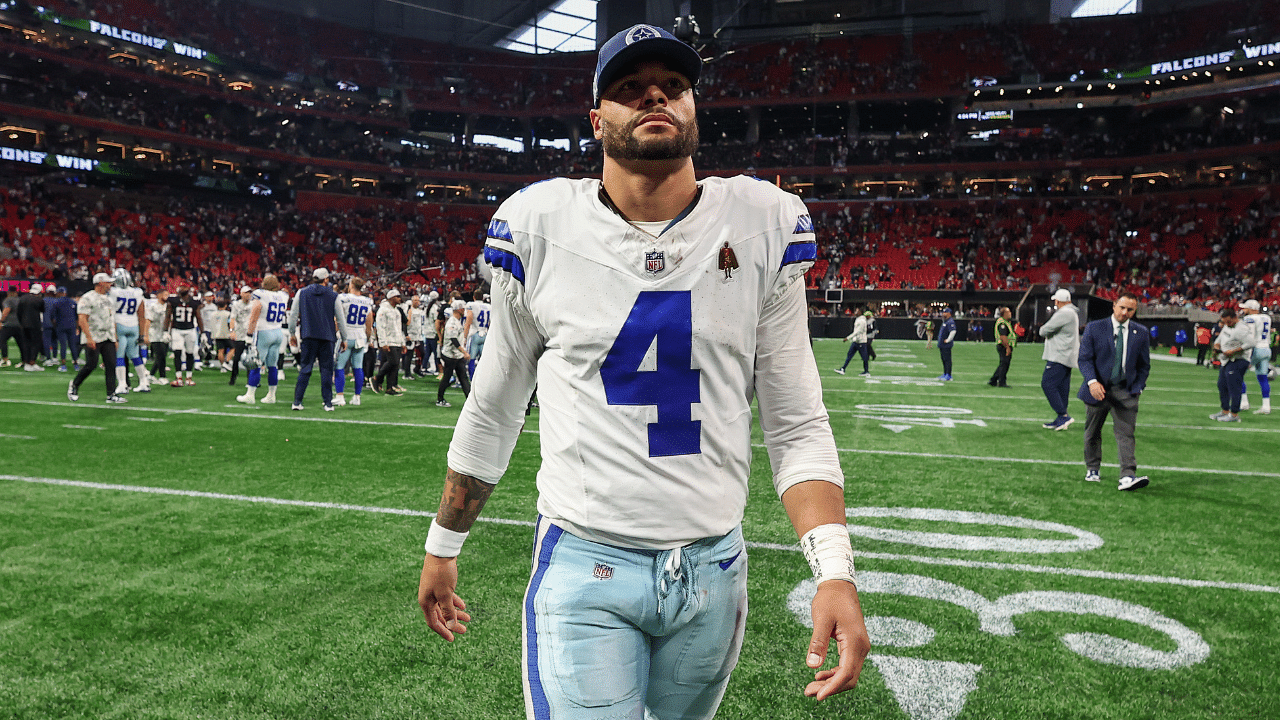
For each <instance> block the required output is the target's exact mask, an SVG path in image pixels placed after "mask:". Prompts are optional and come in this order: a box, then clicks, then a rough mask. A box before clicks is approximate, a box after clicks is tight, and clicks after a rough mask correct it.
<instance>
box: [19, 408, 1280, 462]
mask: <svg viewBox="0 0 1280 720" xmlns="http://www.w3.org/2000/svg"><path fill="white" fill-rule="evenodd" d="M0 403H18V404H31V405H52V406H59V407H73V408H107V409H121V410H134V411H141V412H159V413H166V414H184V415H209V416H214V417H235V418H248V419H250V420H283V421H292V422H319V423H337V424H347V425H379V426H390V427H416V428H429V429H433V430H453V428H454V426H453V425H435V424H430V423H410V422H387V421H378V420H344V419H341V418H326V417H305V416H298V415H245V414H243V413H224V412H209V411H205V410H198V409H194V408H193V409H190V410H169V409H164V408H144V407H136V406H135V407H132V408H128V407H121V406H119V405H90V404H86V403H72V402H51V401H44V400H11V399H6V398H0ZM1040 422H1043V420H1041V421H1040ZM86 427H87V426H86ZM1152 427H1157V426H1152ZM94 429H97V430H101V429H102V428H94ZM521 432H523V433H526V434H529V435H537V434H539V433H538V431H537V430H532V429H529V428H525V429H524V430H522V431H521ZM755 447H760V448H762V447H764V445H756V446H755ZM837 449H838V450H839V451H840V452H845V453H864V454H881V455H897V456H902V457H920V458H950V459H955V460H981V461H984V462H1009V463H1028V464H1033V465H1035V464H1039V465H1080V464H1081V463H1080V462H1077V461H1074V460H1036V459H1030V458H1001V457H980V456H976V455H940V454H936V453H913V452H901V451H894V450H866V449H861V448H837ZM1106 467H1119V465H1115V464H1110V465H1106ZM1144 469H1151V470H1163V471H1166V472H1188V473H1202V474H1207V475H1236V476H1241V477H1268V478H1280V473H1264V472H1247V471H1239V472H1236V471H1228V470H1218V469H1212V468H1188V467H1169V466H1151V465H1148V466H1144Z"/></svg>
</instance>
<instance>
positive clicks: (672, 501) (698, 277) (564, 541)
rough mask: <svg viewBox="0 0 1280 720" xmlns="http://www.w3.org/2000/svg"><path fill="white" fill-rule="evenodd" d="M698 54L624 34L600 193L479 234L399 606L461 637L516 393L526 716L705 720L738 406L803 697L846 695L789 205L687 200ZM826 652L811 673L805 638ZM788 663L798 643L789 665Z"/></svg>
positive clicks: (617, 40)
mask: <svg viewBox="0 0 1280 720" xmlns="http://www.w3.org/2000/svg"><path fill="white" fill-rule="evenodd" d="M700 69H701V59H700V58H699V57H698V54H697V52H695V51H694V50H693V49H691V48H690V47H689V46H687V45H685V44H684V43H682V42H680V41H679V40H677V39H676V38H675V37H674V36H672V35H671V34H670V33H668V32H666V31H664V30H662V29H660V28H656V27H653V26H649V25H636V26H634V27H632V28H630V29H628V30H624V31H623V32H621V33H619V34H617V35H615V36H614V37H613V38H612V39H610V40H609V41H608V42H606V43H605V44H604V45H603V46H602V47H601V50H600V56H599V61H598V64H597V68H596V82H595V85H594V87H595V101H596V104H597V106H596V108H595V109H593V110H592V111H591V113H590V120H591V124H592V127H593V129H594V133H595V137H596V138H597V139H599V140H601V141H602V144H603V147H604V172H603V179H602V180H595V179H580V180H570V179H563V178H561V179H554V180H548V181H545V182H541V183H537V184H534V185H532V186H530V187H527V188H525V189H524V190H522V191H521V192H519V193H517V194H516V195H514V196H513V197H511V198H509V199H508V200H507V201H506V202H505V203H503V204H502V206H501V207H500V208H499V209H498V211H497V213H496V214H495V215H494V217H493V219H492V221H491V222H490V224H489V229H488V239H487V241H486V244H485V251H484V257H485V259H486V261H487V262H488V263H489V264H490V265H491V266H492V267H493V288H494V290H493V293H494V299H495V302H494V303H493V318H492V324H491V326H490V332H489V337H488V339H487V341H486V347H485V357H486V358H487V359H486V360H485V361H484V362H483V363H481V364H480V365H479V368H478V370H477V373H476V379H475V387H474V389H473V391H472V393H471V396H470V399H469V400H468V402H467V403H466V404H465V405H464V406H463V410H462V412H461V415H460V416H459V418H458V422H457V425H456V428H455V431H454V434H453V440H452V442H451V444H450V447H449V452H448V470H447V474H446V477H445V482H444V485H445V488H444V493H443V497H442V499H441V502H440V507H439V512H438V514H437V516H436V518H435V519H434V520H433V521H432V523H431V529H430V532H429V533H428V536H427V542H426V556H425V558H424V561H423V569H422V576H421V580H420V583H419V590H418V602H419V605H420V606H421V608H422V610H423V614H424V617H425V619H426V621H427V624H428V625H429V626H430V628H431V629H432V630H433V631H434V632H436V633H437V634H439V635H440V636H441V637H443V638H444V639H445V640H449V641H452V640H454V638H455V634H456V633H461V632H464V631H465V629H466V626H465V624H464V623H466V622H467V621H469V620H470V616H469V615H468V613H467V612H466V603H465V602H463V600H462V598H461V597H459V595H458V594H457V592H456V590H458V589H459V588H458V587H457V585H458V565H457V556H458V554H459V553H460V552H461V548H462V543H463V540H464V539H465V537H466V534H467V532H468V531H469V530H470V528H471V525H472V523H473V522H474V521H475V519H476V517H477V516H478V514H479V513H480V511H481V509H482V508H483V506H484V504H485V501H486V500H487V499H488V497H489V495H490V494H491V493H492V491H493V489H494V487H495V485H496V483H497V482H498V481H499V479H500V478H501V477H502V476H503V474H504V473H505V472H506V469H507V466H508V462H509V460H510V457H511V452H512V449H513V446H514V445H515V443H516V439H517V436H518V435H519V434H520V430H521V427H522V426H523V425H524V421H525V416H524V410H525V405H526V403H527V402H528V399H529V397H530V394H531V393H532V392H533V389H534V386H535V384H536V385H537V388H538V397H539V401H540V404H541V413H540V415H541V417H540V427H539V431H540V432H541V436H540V437H541V442H540V446H541V454H542V465H541V468H540V469H539V471H538V476H537V486H538V503H537V504H538V513H539V517H538V520H537V524H536V530H535V540H534V562H533V576H532V579H531V580H530V583H529V586H528V590H527V594H526V596H525V601H524V604H523V606H522V608H523V621H524V632H523V633H522V635H521V637H522V639H523V656H524V663H523V669H524V695H525V710H526V715H527V716H528V717H530V718H538V719H542V718H556V719H561V718H572V719H582V720H587V719H591V720H598V719H599V718H604V717H610V718H615V717H616V718H640V717H646V718H654V719H656V720H670V719H675V718H711V717H713V716H714V715H715V713H716V708H717V707H718V706H719V704H720V700H721V699H722V697H723V695H724V691H725V687H726V685H727V683H728V679H729V675H730V673H731V671H732V670H733V667H734V666H735V664H736V663H737V658H738V653H739V650H740V649H741V647H742V635H743V629H744V624H745V616H746V611H747V595H746V551H745V547H744V543H743V538H742V528H741V523H742V516H743V508H744V506H745V504H746V499H747V478H748V476H749V474H750V466H751V456H752V447H751V418H752V410H751V405H752V400H753V396H754V398H755V399H756V400H757V401H758V405H759V414H760V424H761V427H762V429H763V431H764V432H763V436H764V444H765V446H766V447H767V449H768V453H769V458H770V464H771V467H772V474H773V483H774V487H775V489H776V491H777V493H778V494H779V495H780V497H781V499H782V504H783V506H784V507H785V509H786V511H787V514H788V516H789V517H790V519H791V522H792V524H793V525H794V526H795V530H796V532H797V534H798V535H799V536H800V538H801V547H802V548H803V549H804V550H805V553H806V556H807V557H808V558H809V560H810V566H811V567H812V569H813V570H814V573H815V575H816V576H817V577H816V578H815V580H816V582H815V583H814V584H815V586H816V590H815V595H814V598H813V602H812V607H811V613H812V619H813V632H812V634H811V636H810V640H809V643H808V646H807V649H805V650H804V651H803V653H801V655H802V657H800V658H797V660H799V661H800V662H804V663H806V664H807V666H808V667H809V668H810V669H812V670H814V671H815V675H814V680H813V682H810V683H808V684H807V686H806V687H805V689H804V692H805V693H806V694H807V695H810V696H813V697H816V698H817V699H818V700H823V699H825V698H827V697H830V696H831V695H833V694H835V693H838V692H841V691H844V690H848V689H850V688H852V687H853V686H854V684H855V683H856V681H857V677H858V674H859V672H860V671H861V668H862V664H863V661H864V658H865V656H866V653H867V652H868V650H869V649H870V640H869V639H868V637H867V632H866V627H865V624H864V622H863V617H862V611H861V608H860V606H859V604H858V594H857V590H856V588H855V586H854V567H853V550H852V547H851V544H850V539H849V533H848V529H847V527H846V525H845V501H844V492H843V483H844V477H843V474H842V472H841V469H840V463H839V460H838V457H837V454H836V447H835V442H834V439H833V438H832V434H831V428H830V424H829V421H828V416H827V411H826V408H825V407H824V406H823V403H822V392H821V381H820V378H819V376H818V369H817V365H816V363H815V362H814V357H813V352H812V350H811V349H810V347H809V337H808V327H807V323H806V308H805V295H804V289H805V288H804V282H803V280H802V278H803V276H804V272H805V270H806V269H807V268H809V267H810V266H811V265H812V264H813V260H814V259H815V258H816V256H817V245H816V239H815V236H814V230H813V223H812V221H811V219H810V217H809V214H808V211H807V209H806V208H805V206H804V203H803V202H802V201H801V200H800V199H799V198H797V197H795V196H794V195H790V194H788V193H786V192H783V191H781V190H779V189H778V188H777V187H775V186H774V185H773V184H771V183H768V182H760V181H757V180H755V179H752V178H747V177H741V176H739V177H734V178H719V177H710V178H707V179H705V180H703V181H701V182H698V181H696V178H695V175H694V168H693V162H692V159H691V156H692V154H693V152H694V150H696V149H697V147H698V132H697V125H696V115H695V108H694V97H693V92H692V86H693V85H694V84H695V83H696V82H697V80H698V75H699V71H700ZM832 638H834V639H835V640H836V645H837V647H838V650H839V661H838V663H837V664H836V665H835V667H831V668H828V669H820V668H821V667H822V665H823V663H824V662H826V656H827V651H828V648H829V645H830V640H831V639H832ZM797 649H799V648H797Z"/></svg>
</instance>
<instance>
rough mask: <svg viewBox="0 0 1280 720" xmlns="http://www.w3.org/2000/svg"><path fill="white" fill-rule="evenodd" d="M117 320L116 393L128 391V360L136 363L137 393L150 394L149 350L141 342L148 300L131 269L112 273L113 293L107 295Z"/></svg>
mask: <svg viewBox="0 0 1280 720" xmlns="http://www.w3.org/2000/svg"><path fill="white" fill-rule="evenodd" d="M108 296H109V297H110V298H111V305H112V307H113V308H114V310H115V319H116V367H115V373H116V392H120V393H125V392H129V376H128V373H127V368H126V367H125V360H128V361H129V362H130V363H132V364H133V372H134V374H136V375H137V376H138V387H136V388H133V391H134V392H140V393H147V392H151V373H148V372H147V350H146V348H145V347H144V346H143V345H142V343H141V340H142V338H145V337H147V336H148V334H149V333H148V325H149V321H148V320H147V315H146V307H145V303H146V298H145V296H144V294H143V292H142V288H137V287H134V286H133V277H132V276H131V275H130V274H129V271H128V270H125V269H124V268H116V269H115V270H113V271H112V272H111V290H110V291H109V293H108Z"/></svg>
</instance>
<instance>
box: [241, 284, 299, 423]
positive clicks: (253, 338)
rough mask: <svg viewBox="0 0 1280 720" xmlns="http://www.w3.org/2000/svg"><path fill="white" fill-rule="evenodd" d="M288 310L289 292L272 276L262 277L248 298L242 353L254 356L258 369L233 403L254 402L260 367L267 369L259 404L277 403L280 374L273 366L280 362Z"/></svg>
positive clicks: (256, 400)
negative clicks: (247, 322) (262, 394)
mask: <svg viewBox="0 0 1280 720" xmlns="http://www.w3.org/2000/svg"><path fill="white" fill-rule="evenodd" d="M288 311H289V293H286V292H284V291H282V290H280V281H279V280H277V279H276V276H275V275H270V274H267V275H263V276H262V284H261V287H259V288H258V289H257V290H254V291H253V294H252V295H251V296H250V308H249V324H248V327H247V328H246V329H245V333H246V337H247V338H248V341H247V342H248V346H247V348H246V350H245V352H247V353H250V354H252V355H254V356H255V357H256V358H257V360H258V362H259V363H260V366H259V367H255V368H254V369H252V370H250V371H249V383H248V387H246V388H245V391H244V394H243V395H238V396H236V402H242V403H245V404H247V405H252V404H254V403H255V402H259V401H258V399H257V393H258V385H259V384H260V382H261V378H262V368H264V367H265V368H266V369H267V394H266V395H265V396H263V398H262V400H261V402H263V403H268V404H270V403H274V402H275V401H276V386H277V385H279V383H280V371H279V369H278V368H277V367H276V363H278V362H279V361H280V353H281V352H283V350H284V347H285V342H286V338H285V334H284V330H282V329H281V328H282V326H283V323H284V319H285V315H286V314H287V313H288Z"/></svg>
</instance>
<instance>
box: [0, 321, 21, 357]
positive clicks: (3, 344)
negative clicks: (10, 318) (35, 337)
mask: <svg viewBox="0 0 1280 720" xmlns="http://www.w3.org/2000/svg"><path fill="white" fill-rule="evenodd" d="M9 338H13V339H14V340H16V341H17V343H18V358H19V359H20V360H21V359H25V358H26V356H25V355H23V354H22V328H20V327H13V326H10V325H5V326H4V327H0V358H4V359H5V360H8V359H9Z"/></svg>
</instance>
